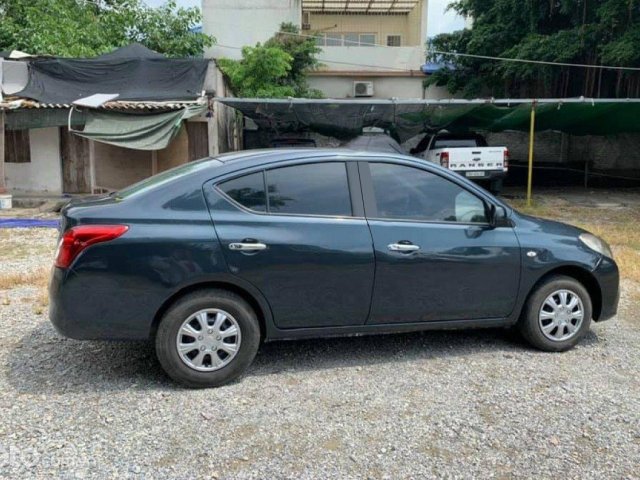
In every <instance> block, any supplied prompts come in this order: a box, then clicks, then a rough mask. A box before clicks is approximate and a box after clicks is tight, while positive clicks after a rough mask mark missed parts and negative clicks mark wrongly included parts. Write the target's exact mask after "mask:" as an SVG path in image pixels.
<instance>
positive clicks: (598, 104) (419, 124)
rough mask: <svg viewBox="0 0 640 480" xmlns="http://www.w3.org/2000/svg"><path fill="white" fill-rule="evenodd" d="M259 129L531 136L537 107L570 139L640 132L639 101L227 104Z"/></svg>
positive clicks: (539, 126)
mask: <svg viewBox="0 0 640 480" xmlns="http://www.w3.org/2000/svg"><path fill="white" fill-rule="evenodd" d="M219 100H220V101H221V102H222V103H224V104H225V105H228V106H230V107H233V108H235V109H238V110H239V111H241V112H242V113H243V114H244V115H246V116H247V117H249V118H251V119H252V120H254V121H255V122H256V123H257V124H258V125H259V126H260V127H262V128H267V129H273V130H276V131H280V132H284V131H296V130H310V131H314V132H318V133H321V134H324V135H329V136H332V137H337V138H347V139H348V138H353V137H356V136H358V135H360V133H361V132H362V129H363V128H365V127H379V128H383V129H385V130H388V131H389V132H391V134H392V135H393V136H394V137H395V138H396V139H397V140H398V141H400V142H404V141H406V140H407V139H409V138H411V137H413V136H414V135H417V134H419V133H422V132H438V131H440V130H445V129H446V130H448V131H450V132H459V133H462V132H469V131H476V130H482V131H489V132H502V131H505V130H518V131H525V132H526V131H529V128H530V117H531V109H532V106H535V110H536V114H537V120H536V124H535V130H536V131H543V130H555V131H560V132H564V133H568V134H570V135H611V134H616V133H634V132H640V99H628V100H618V99H583V98H574V99H517V100H513V99H511V100H510V99H500V100H493V99H492V100H484V99H479V100H458V99H447V100H420V99H415V100H413V99H407V100H400V99H397V100H383V99H349V100H333V99H298V98H292V99H260V98H254V99H250V98H222V99H219Z"/></svg>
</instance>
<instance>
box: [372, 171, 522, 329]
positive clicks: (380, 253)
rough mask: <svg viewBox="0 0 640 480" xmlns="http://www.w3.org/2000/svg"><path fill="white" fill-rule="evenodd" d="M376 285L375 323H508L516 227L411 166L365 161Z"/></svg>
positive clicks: (516, 272) (516, 275) (516, 268)
mask: <svg viewBox="0 0 640 480" xmlns="http://www.w3.org/2000/svg"><path fill="white" fill-rule="evenodd" d="M360 172H361V176H362V188H363V193H364V198H365V210H366V215H367V219H368V222H369V226H370V228H371V233H372V236H373V242H374V249H375V255H376V278H375V285H374V293H373V300H372V306H371V316H370V319H369V323H372V324H384V323H412V322H424V321H438V320H465V319H484V318H487V319H488V318H504V317H507V316H508V315H509V314H510V313H511V311H512V310H513V308H514V306H515V302H516V297H517V294H518V284H519V280H520V247H519V244H518V240H517V238H516V235H515V233H514V231H513V229H512V228H511V227H497V228H492V227H491V226H490V225H489V222H488V219H487V213H486V212H487V208H486V207H487V204H486V203H485V201H484V200H482V199H481V198H480V197H479V196H477V195H476V194H475V193H473V192H472V191H470V190H467V189H466V188H464V187H463V186H462V185H460V184H458V183H456V182H453V181H452V180H450V179H448V178H445V177H442V176H440V175H438V174H437V173H435V172H430V171H428V170H426V169H422V168H418V167H416V166H412V165H408V164H398V163H385V162H369V163H367V162H361V163H360Z"/></svg>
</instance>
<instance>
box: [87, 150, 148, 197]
mask: <svg viewBox="0 0 640 480" xmlns="http://www.w3.org/2000/svg"><path fill="white" fill-rule="evenodd" d="M93 144H94V145H93V148H94V149H95V150H94V155H95V162H94V164H95V179H96V186H97V187H102V188H106V189H108V190H118V189H120V188H124V187H126V186H128V185H131V184H132V183H135V182H138V181H140V180H142V179H144V178H147V177H149V176H151V152H150V151H144V150H131V149H129V148H122V147H116V146H114V145H108V144H106V143H100V142H93Z"/></svg>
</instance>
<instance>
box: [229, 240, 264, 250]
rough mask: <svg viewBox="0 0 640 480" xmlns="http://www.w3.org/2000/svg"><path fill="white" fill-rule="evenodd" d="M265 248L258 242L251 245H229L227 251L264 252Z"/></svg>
mask: <svg viewBox="0 0 640 480" xmlns="http://www.w3.org/2000/svg"><path fill="white" fill-rule="evenodd" d="M266 248H267V246H266V245H265V244H264V243H260V242H251V243H244V242H239V243H230V244H229V250H238V251H241V252H259V251H260V250H265V249H266Z"/></svg>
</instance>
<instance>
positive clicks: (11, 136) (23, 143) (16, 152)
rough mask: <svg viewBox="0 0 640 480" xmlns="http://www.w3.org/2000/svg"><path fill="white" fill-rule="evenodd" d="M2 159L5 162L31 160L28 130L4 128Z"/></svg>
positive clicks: (26, 161) (25, 161)
mask: <svg viewBox="0 0 640 480" xmlns="http://www.w3.org/2000/svg"><path fill="white" fill-rule="evenodd" d="M4 161H5V162H6V163H29V162H31V146H30V145H29V130H5V132H4Z"/></svg>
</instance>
